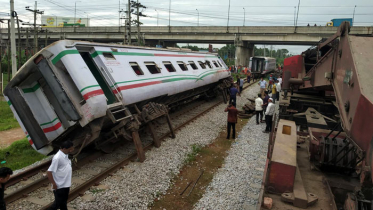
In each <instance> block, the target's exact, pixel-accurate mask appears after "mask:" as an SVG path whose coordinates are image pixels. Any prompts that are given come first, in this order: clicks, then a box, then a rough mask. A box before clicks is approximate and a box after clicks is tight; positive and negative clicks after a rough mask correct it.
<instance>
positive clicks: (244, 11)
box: [243, 7, 246, 26]
mask: <svg viewBox="0 0 373 210" xmlns="http://www.w3.org/2000/svg"><path fill="white" fill-rule="evenodd" d="M245 13H246V10H245V7H244V8H243V26H245V19H246V18H245Z"/></svg>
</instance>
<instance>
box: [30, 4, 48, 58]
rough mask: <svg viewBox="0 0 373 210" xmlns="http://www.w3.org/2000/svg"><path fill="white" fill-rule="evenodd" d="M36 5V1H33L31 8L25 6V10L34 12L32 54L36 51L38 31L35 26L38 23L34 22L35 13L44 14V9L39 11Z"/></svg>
mask: <svg viewBox="0 0 373 210" xmlns="http://www.w3.org/2000/svg"><path fill="white" fill-rule="evenodd" d="M37 6H38V2H37V1H35V8H34V9H33V10H32V9H30V7H29V6H27V7H26V10H28V11H30V12H33V13H34V24H32V25H34V54H35V53H36V52H37V51H38V31H37V28H36V26H37V25H39V24H36V15H37V14H40V15H41V14H44V11H39V10H38V9H37Z"/></svg>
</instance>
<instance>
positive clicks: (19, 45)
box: [17, 15, 22, 68]
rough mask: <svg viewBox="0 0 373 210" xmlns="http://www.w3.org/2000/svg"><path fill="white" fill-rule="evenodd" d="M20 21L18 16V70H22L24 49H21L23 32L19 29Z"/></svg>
mask: <svg viewBox="0 0 373 210" xmlns="http://www.w3.org/2000/svg"><path fill="white" fill-rule="evenodd" d="M19 21H20V20H19V19H18V15H17V28H18V68H21V65H22V63H21V62H22V48H21V30H20V28H19Z"/></svg>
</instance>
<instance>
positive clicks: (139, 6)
mask: <svg viewBox="0 0 373 210" xmlns="http://www.w3.org/2000/svg"><path fill="white" fill-rule="evenodd" d="M131 3H132V4H131V7H134V8H136V13H135V15H137V20H136V21H135V22H136V24H137V43H138V44H139V45H140V39H141V36H140V25H142V23H141V22H140V16H142V17H146V15H144V14H142V12H140V8H142V9H146V7H145V6H144V5H142V4H141V3H139V0H137V2H135V1H131ZM130 24H131V22H130Z"/></svg>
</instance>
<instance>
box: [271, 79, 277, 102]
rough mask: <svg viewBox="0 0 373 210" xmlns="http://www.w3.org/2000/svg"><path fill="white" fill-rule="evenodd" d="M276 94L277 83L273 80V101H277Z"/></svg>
mask: <svg viewBox="0 0 373 210" xmlns="http://www.w3.org/2000/svg"><path fill="white" fill-rule="evenodd" d="M276 95H277V89H276V83H275V82H273V85H272V99H273V103H275V101H276Z"/></svg>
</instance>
